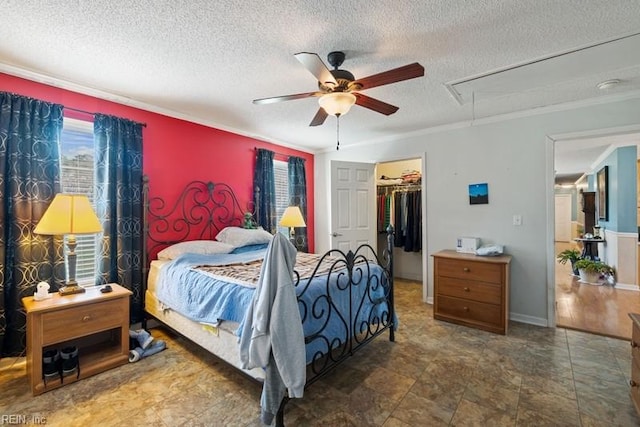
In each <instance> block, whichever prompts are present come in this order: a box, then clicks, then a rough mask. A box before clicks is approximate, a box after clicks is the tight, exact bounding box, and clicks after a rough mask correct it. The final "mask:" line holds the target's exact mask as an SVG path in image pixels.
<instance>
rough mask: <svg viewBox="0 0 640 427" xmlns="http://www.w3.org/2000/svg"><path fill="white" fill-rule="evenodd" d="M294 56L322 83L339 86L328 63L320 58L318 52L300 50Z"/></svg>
mask: <svg viewBox="0 0 640 427" xmlns="http://www.w3.org/2000/svg"><path fill="white" fill-rule="evenodd" d="M293 56H295V57H296V59H297V60H298V61H300V63H301V64H302V65H304V67H305V68H306V69H307V70H309V72H310V73H311V74H313V75H314V76H315V77H316V79H318V81H319V82H320V83H322V84H323V85H325V86H327V85H331V86H338V82H337V81H336V79H335V77H333V74H331V71H330V70H329V69H328V68H327V66H326V65H324V62H322V59H320V57H319V56H318V55H317V54H315V53H309V52H300V53H296V54H295V55H293Z"/></svg>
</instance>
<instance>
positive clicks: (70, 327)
mask: <svg viewBox="0 0 640 427" xmlns="http://www.w3.org/2000/svg"><path fill="white" fill-rule="evenodd" d="M127 304H128V299H126V298H119V299H114V300H112V301H105V302H100V303H95V304H87V305H81V306H77V307H70V308H68V309H66V310H57V311H54V312H51V313H43V314H42V337H43V344H44V345H49V344H54V343H58V342H61V341H66V340H70V339H73V338H77V337H80V336H84V335H88V334H92V333H94V332H99V331H104V330H107V329H111V328H116V327H118V326H120V325H122V319H123V316H125V312H126V311H128V305H127ZM127 317H128V316H127Z"/></svg>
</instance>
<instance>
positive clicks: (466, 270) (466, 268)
mask: <svg viewBox="0 0 640 427" xmlns="http://www.w3.org/2000/svg"><path fill="white" fill-rule="evenodd" d="M462 271H464V272H465V273H468V272H470V271H471V270H469V267H465V268H463V269H462Z"/></svg>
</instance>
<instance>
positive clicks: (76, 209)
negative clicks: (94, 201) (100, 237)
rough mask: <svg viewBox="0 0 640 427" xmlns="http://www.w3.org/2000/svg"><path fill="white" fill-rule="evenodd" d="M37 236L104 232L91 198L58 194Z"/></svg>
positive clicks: (39, 225)
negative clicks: (90, 200)
mask: <svg viewBox="0 0 640 427" xmlns="http://www.w3.org/2000/svg"><path fill="white" fill-rule="evenodd" d="M33 231H34V233H36V234H47V235H55V236H58V235H64V234H91V233H99V232H101V231H102V224H100V220H99V219H98V217H97V215H96V213H95V211H94V210H93V207H92V206H91V202H89V198H88V197H87V196H85V195H84V194H61V193H60V194H56V197H54V199H53V201H52V202H51V204H50V205H49V207H48V208H47V210H46V211H45V213H44V215H43V216H42V218H41V219H40V222H38V225H37V226H36V228H35V230H33Z"/></svg>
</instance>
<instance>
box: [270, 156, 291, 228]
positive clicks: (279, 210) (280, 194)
mask: <svg viewBox="0 0 640 427" xmlns="http://www.w3.org/2000/svg"><path fill="white" fill-rule="evenodd" d="M273 175H274V181H275V184H276V218H277V221H278V223H279V222H280V218H282V215H283V214H284V210H285V209H287V206H289V164H288V163H287V162H283V161H282V160H274V161H273ZM278 231H279V232H280V233H282V234H284V235H285V236H287V237H288V236H289V227H280V226H279V225H278Z"/></svg>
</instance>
